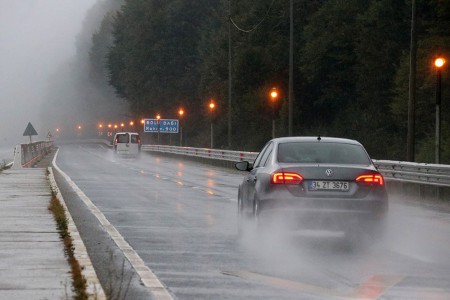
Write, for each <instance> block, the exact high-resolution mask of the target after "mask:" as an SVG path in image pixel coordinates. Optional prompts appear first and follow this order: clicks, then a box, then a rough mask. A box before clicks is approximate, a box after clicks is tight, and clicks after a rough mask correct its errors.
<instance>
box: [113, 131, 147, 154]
mask: <svg viewBox="0 0 450 300" xmlns="http://www.w3.org/2000/svg"><path fill="white" fill-rule="evenodd" d="M113 149H114V153H115V154H117V155H121V156H130V157H139V156H140V153H141V138H140V136H139V134H138V133H135V132H118V133H116V134H115V136H114V140H113Z"/></svg>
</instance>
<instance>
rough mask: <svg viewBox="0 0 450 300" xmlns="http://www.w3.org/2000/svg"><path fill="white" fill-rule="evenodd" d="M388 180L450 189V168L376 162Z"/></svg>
mask: <svg viewBox="0 0 450 300" xmlns="http://www.w3.org/2000/svg"><path fill="white" fill-rule="evenodd" d="M373 162H374V164H375V166H376V167H377V168H378V170H379V171H380V172H381V174H383V176H384V177H385V179H386V180H392V181H399V182H410V183H415V184H426V185H434V186H446V187H450V166H449V165H436V164H425V163H412V162H404V161H390V160H374V161H373Z"/></svg>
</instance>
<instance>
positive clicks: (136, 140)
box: [131, 134, 139, 144]
mask: <svg viewBox="0 0 450 300" xmlns="http://www.w3.org/2000/svg"><path fill="white" fill-rule="evenodd" d="M131 143H132V144H138V143H139V135H137V134H132V135H131Z"/></svg>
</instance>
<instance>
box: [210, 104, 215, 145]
mask: <svg viewBox="0 0 450 300" xmlns="http://www.w3.org/2000/svg"><path fill="white" fill-rule="evenodd" d="M215 108H216V104H215V103H214V101H213V100H211V102H210V103H209V109H210V111H211V149H213V148H214V109H215Z"/></svg>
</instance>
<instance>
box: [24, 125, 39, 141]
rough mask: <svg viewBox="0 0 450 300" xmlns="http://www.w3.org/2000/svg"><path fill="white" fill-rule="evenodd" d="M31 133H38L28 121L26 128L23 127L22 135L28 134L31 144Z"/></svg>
mask: <svg viewBox="0 0 450 300" xmlns="http://www.w3.org/2000/svg"><path fill="white" fill-rule="evenodd" d="M33 135H38V133H37V132H36V129H34V127H33V125H31V122H28V125H27V128H25V131H24V132H23V136H29V137H30V144H31V136H33Z"/></svg>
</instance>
